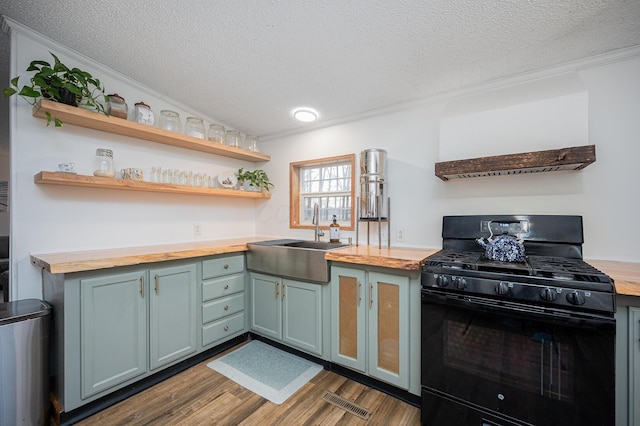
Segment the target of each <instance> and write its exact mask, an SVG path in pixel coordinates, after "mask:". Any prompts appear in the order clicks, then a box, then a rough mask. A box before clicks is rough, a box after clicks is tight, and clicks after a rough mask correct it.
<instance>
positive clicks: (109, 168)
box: [93, 148, 116, 177]
mask: <svg viewBox="0 0 640 426" xmlns="http://www.w3.org/2000/svg"><path fill="white" fill-rule="evenodd" d="M93 175H94V176H101V177H115V175H116V171H115V169H114V168H113V151H112V150H110V149H103V148H98V149H96V169H95V171H94V172H93Z"/></svg>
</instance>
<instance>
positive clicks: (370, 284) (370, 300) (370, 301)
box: [369, 283, 373, 309]
mask: <svg viewBox="0 0 640 426" xmlns="http://www.w3.org/2000/svg"><path fill="white" fill-rule="evenodd" d="M372 306H373V284H372V283H369V309H371V307H372Z"/></svg>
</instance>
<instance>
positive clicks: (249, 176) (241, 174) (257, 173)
mask: <svg viewBox="0 0 640 426" xmlns="http://www.w3.org/2000/svg"><path fill="white" fill-rule="evenodd" d="M235 174H236V177H237V178H238V185H239V186H240V187H241V188H242V186H243V185H244V183H245V182H249V185H250V186H252V187H254V188H256V190H258V191H263V192H268V191H269V189H270V188H273V184H272V183H271V181H270V180H269V176H268V175H267V173H266V172H265V171H264V170H261V169H258V170H254V171H250V170H247V171H245V170H244V167H241V168H240V169H238V171H237V172H236V173H235Z"/></svg>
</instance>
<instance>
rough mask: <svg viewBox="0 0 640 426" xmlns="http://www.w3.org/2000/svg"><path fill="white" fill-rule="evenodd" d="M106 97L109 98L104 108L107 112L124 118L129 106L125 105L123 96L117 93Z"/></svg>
mask: <svg viewBox="0 0 640 426" xmlns="http://www.w3.org/2000/svg"><path fill="white" fill-rule="evenodd" d="M107 98H108V99H109V102H107V105H106V108H105V109H106V112H107V114H109V115H111V116H113V117H118V118H124V119H125V120H126V119H127V114H128V112H129V108H128V107H127V103H126V102H125V101H124V98H123V97H122V96H120V95H118V94H117V93H114V94H112V95H107Z"/></svg>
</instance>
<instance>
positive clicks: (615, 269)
mask: <svg viewBox="0 0 640 426" xmlns="http://www.w3.org/2000/svg"><path fill="white" fill-rule="evenodd" d="M269 239H273V238H269V237H242V238H234V239H227V240H213V241H195V242H187V243H176V244H163V245H155V246H143V247H125V248H113V249H101V250H85V251H76V252H66V253H43V254H32V255H31V263H32V264H34V265H35V266H37V267H40V268H43V269H45V270H46V271H48V272H50V273H52V274H64V273H71V272H81V271H91V270H96V269H104V268H113V267H117V266H128V265H139V264H144V263H153V262H162V261H166V260H178V259H189V258H194V257H203V256H212V255H217V254H224V253H234V252H244V251H246V250H248V248H247V243H251V242H256V241H267V240H269ZM438 250H439V249H416V248H402V247H383V248H378V247H375V246H367V245H360V246H349V247H345V248H340V249H336V250H331V251H329V252H327V254H326V256H325V258H326V259H327V260H330V261H334V262H343V263H352V264H357V265H370V266H380V267H384V268H392V269H403V270H407V271H419V270H420V268H421V266H422V263H423V262H424V259H426V258H427V257H429V256H431V255H432V254H433V253H435V252H437V251H438ZM586 261H587V263H589V264H591V265H593V266H594V267H596V268H598V269H599V270H601V271H602V272H604V273H605V274H607V275H609V276H610V277H611V278H613V280H614V282H615V286H616V292H617V293H618V294H622V295H627V296H640V263H630V262H616V261H608V260H586Z"/></svg>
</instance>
